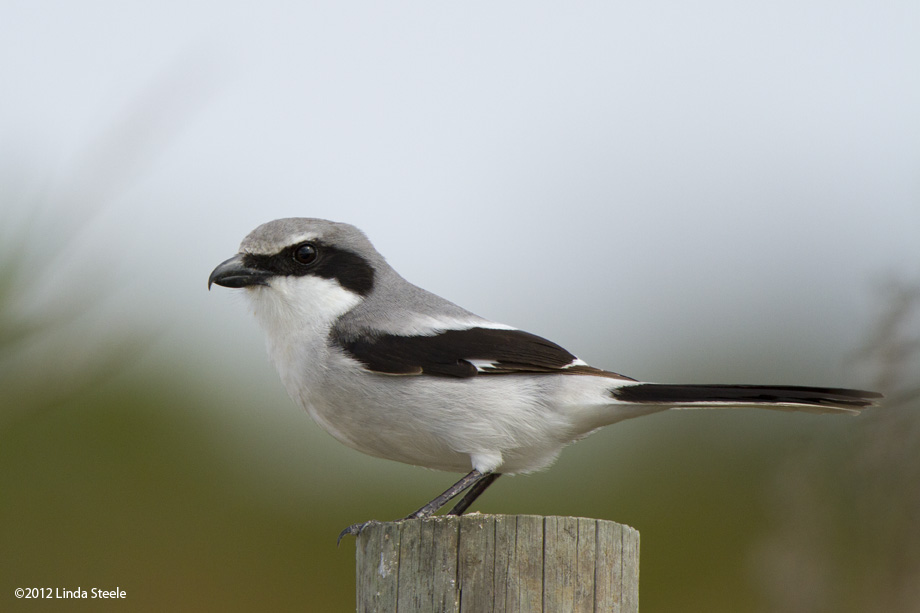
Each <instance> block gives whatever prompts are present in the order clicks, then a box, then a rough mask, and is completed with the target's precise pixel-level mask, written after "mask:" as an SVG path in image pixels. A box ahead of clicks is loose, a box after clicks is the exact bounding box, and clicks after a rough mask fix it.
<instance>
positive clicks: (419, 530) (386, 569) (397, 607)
mask: <svg viewBox="0 0 920 613" xmlns="http://www.w3.org/2000/svg"><path fill="white" fill-rule="evenodd" d="M357 541H358V542H357V554H356V555H357V597H358V611H359V613H366V612H371V611H377V612H380V613H383V612H387V613H391V612H395V613H409V612H416V611H417V612H419V613H431V612H432V611H437V612H454V611H456V612H464V611H468V612H470V613H480V612H483V611H493V612H496V613H497V612H500V611H504V612H507V613H522V612H523V613H526V612H531V611H545V612H547V613H551V612H552V613H555V612H556V611H573V612H581V611H586V612H587V611H590V612H598V613H600V612H604V613H609V612H610V611H616V612H620V613H635V612H636V611H638V610H639V532H638V531H636V530H635V529H633V528H630V527H629V526H624V525H622V524H617V523H614V522H611V521H605V520H601V519H584V518H578V517H540V516H537V515H480V514H478V513H474V514H472V515H464V516H462V517H456V516H435V517H431V518H429V519H424V520H417V519H416V520H409V521H398V522H388V523H373V524H370V525H368V526H367V527H366V528H365V529H364V530H363V531H362V532H361V534H360V535H359V536H358V539H357Z"/></svg>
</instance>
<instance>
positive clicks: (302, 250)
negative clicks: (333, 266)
mask: <svg viewBox="0 0 920 613" xmlns="http://www.w3.org/2000/svg"><path fill="white" fill-rule="evenodd" d="M317 253H318V251H317V250H316V245H314V244H313V243H304V244H302V245H297V246H296V247H294V261H295V262H297V263H298V264H312V263H313V262H314V261H315V260H316V255H317Z"/></svg>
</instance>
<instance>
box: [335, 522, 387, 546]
mask: <svg viewBox="0 0 920 613" xmlns="http://www.w3.org/2000/svg"><path fill="white" fill-rule="evenodd" d="M379 523H380V522H378V521H377V520H375V519H372V520H370V521H366V522H364V523H361V524H352V525H350V526H348V527H347V528H345V529H344V530H342V531H341V532H340V533H339V538H337V539H336V540H335V546H336V547H338V546H339V544H340V543H341V542H342V539H343V538H345V537H346V536H348V535H349V534H352V535H354V536H355V537H357V536H358V535H359V534H361V532H362V531H363V530H364V529H365V528H367V527H368V526H371V525H373V524H379Z"/></svg>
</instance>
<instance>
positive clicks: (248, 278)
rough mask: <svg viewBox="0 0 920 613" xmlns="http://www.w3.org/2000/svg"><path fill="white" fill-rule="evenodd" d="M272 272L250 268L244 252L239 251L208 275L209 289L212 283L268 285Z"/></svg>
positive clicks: (242, 285)
mask: <svg viewBox="0 0 920 613" xmlns="http://www.w3.org/2000/svg"><path fill="white" fill-rule="evenodd" d="M270 276H271V273H269V272H266V271H264V270H259V269H258V268H250V267H248V266H246V264H244V263H243V254H242V253H238V254H236V255H235V256H233V257H232V258H230V259H229V260H227V261H225V262H221V263H220V264H219V265H218V266H217V268H215V269H214V271H213V272H212V273H211V276H210V277H208V289H211V284H212V283H217V284H218V285H222V286H224V287H249V286H251V285H268V278H269V277H270Z"/></svg>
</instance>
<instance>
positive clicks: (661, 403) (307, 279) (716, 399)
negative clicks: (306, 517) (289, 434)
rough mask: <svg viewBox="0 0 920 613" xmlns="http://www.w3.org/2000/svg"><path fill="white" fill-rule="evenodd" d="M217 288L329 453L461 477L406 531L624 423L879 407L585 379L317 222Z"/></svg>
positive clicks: (863, 401) (609, 377)
mask: <svg viewBox="0 0 920 613" xmlns="http://www.w3.org/2000/svg"><path fill="white" fill-rule="evenodd" d="M214 284H217V285H220V286H223V287H227V288H235V289H244V290H245V293H246V295H247V296H248V298H249V302H250V305H251V307H252V310H253V312H254V314H255V317H256V319H257V320H258V322H259V324H260V325H261V327H262V329H263V331H264V333H265V337H266V341H267V349H268V354H269V357H270V359H271V361H272V362H273V363H274V366H275V368H276V369H277V371H278V373H279V375H280V377H281V381H282V383H283V385H284V387H285V389H286V390H287V392H288V394H289V395H290V396H291V398H292V399H293V401H294V402H295V404H297V405H299V406H300V407H302V408H303V409H304V410H306V411H307V413H309V415H310V416H311V417H312V418H313V420H314V421H316V423H318V424H319V425H320V427H322V428H323V429H324V430H326V431H327V432H328V433H329V434H331V435H332V436H333V437H334V438H336V439H337V440H339V441H340V442H342V443H344V444H345V445H347V446H349V447H352V448H354V449H356V450H358V451H361V452H363V453H366V454H369V455H371V456H376V457H378V458H384V459H388V460H395V461H398V462H403V463H407V464H413V465H417V466H423V467H427V468H431V469H436V470H441V471H448V472H454V473H461V474H463V475H464V476H463V477H462V478H460V479H459V480H458V481H457V482H456V483H454V484H453V485H451V486H450V487H449V488H448V489H447V490H445V491H444V492H443V493H441V494H439V495H438V496H436V497H435V498H434V499H432V500H431V501H430V502H428V503H427V504H425V505H423V506H422V507H420V508H419V509H417V510H416V511H414V512H412V513H410V514H409V515H407V516H406V517H405V518H404V519H421V518H427V517H429V516H431V515H432V514H434V513H436V512H437V511H439V510H440V509H441V508H442V507H444V506H446V505H447V504H448V503H449V502H450V501H451V500H453V499H455V498H457V497H459V496H460V495H461V494H463V496H462V497H460V499H459V501H458V502H456V503H455V505H454V506H453V508H451V509H450V511H449V512H448V514H450V515H461V514H463V513H464V512H466V510H467V509H468V508H469V507H470V506H471V505H472V504H473V502H474V501H475V500H476V499H477V498H478V497H479V496H480V495H481V494H482V493H483V492H484V491H485V490H486V488H488V487H489V486H490V485H492V484H493V483H494V482H495V480H496V479H498V478H499V477H500V476H501V475H503V474H520V473H530V472H533V471H537V470H540V469H543V468H546V467H548V466H549V465H551V464H552V463H553V462H554V461H555V460H556V458H557V456H558V455H559V453H560V452H561V451H562V449H563V448H564V447H565V446H567V445H568V444H570V443H572V442H575V441H577V440H580V439H582V438H584V437H586V436H587V435H589V434H591V433H593V432H594V431H596V430H598V429H599V428H602V427H605V426H608V425H612V424H615V423H617V422H620V421H623V420H625V419H632V418H635V417H640V416H644V415H649V414H652V413H657V412H660V411H665V410H669V409H676V408H726V407H758V408H766V409H779V410H783V411H806V412H812V413H842V414H858V413H859V412H860V411H861V410H863V409H865V408H867V407H871V406H874V405H877V404H879V402H880V400H881V398H882V394H880V393H877V392H872V391H865V390H856V389H843V388H829V387H805V386H798V385H737V384H729V385H702V384H661V383H650V382H645V381H639V380H636V379H633V378H630V377H627V376H624V375H621V374H618V373H615V372H612V371H609V370H605V369H602V368H596V367H594V366H591V365H589V364H588V363H586V362H585V361H584V360H581V359H579V358H578V357H577V356H575V355H574V354H572V353H570V352H569V351H568V350H566V349H564V348H563V347H562V346H560V345H558V344H556V343H554V342H552V341H549V340H547V339H545V338H542V337H540V336H537V335H535V334H531V333H529V332H526V331H524V330H521V329H519V328H516V327H514V326H510V325H506V324H502V323H498V322H494V321H491V320H489V319H486V318H483V317H480V316H478V315H475V314H473V313H472V312H470V311H468V310H466V309H464V308H462V307H460V306H458V305H456V304H454V303H453V302H450V301H449V300H447V299H445V298H442V297H440V296H437V295H435V294H433V293H431V292H428V291H426V290H424V289H422V288H420V287H418V286H416V285H413V284H412V283H410V282H409V281H407V280H406V279H404V278H403V277H402V276H400V274H399V273H397V272H396V270H394V269H393V268H392V267H391V266H390V265H389V264H388V263H387V261H386V259H384V257H383V256H382V255H381V254H380V253H379V252H378V251H377V249H375V248H374V246H373V245H372V243H371V242H370V240H369V239H368V238H367V236H366V235H365V234H364V233H363V232H362V231H361V230H359V229H358V228H357V227H355V226H353V225H350V224H347V223H340V222H333V221H328V220H324V219H315V218H303V217H294V218H284V219H277V220H274V221H270V222H268V223H265V224H262V225H260V226H259V227H257V228H256V229H255V230H253V231H252V232H251V233H249V235H247V236H246V237H245V238H244V239H243V241H242V243H241V244H240V247H239V251H238V253H237V254H236V255H234V256H233V257H231V258H229V259H227V260H226V261H224V262H222V263H221V264H219V265H218V266H217V267H216V268H215V269H214V270H213V272H211V274H210V277H209V278H208V289H210V288H211V286H212V285H214ZM369 523H371V522H364V523H361V524H354V525H352V526H349V527H348V528H346V529H345V530H343V531H342V533H341V534H340V535H339V541H341V539H342V537H343V536H345V535H347V534H355V535H357V534H360V532H361V530H362V529H363V528H364V527H365V526H366V525H368V524H369Z"/></svg>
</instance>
